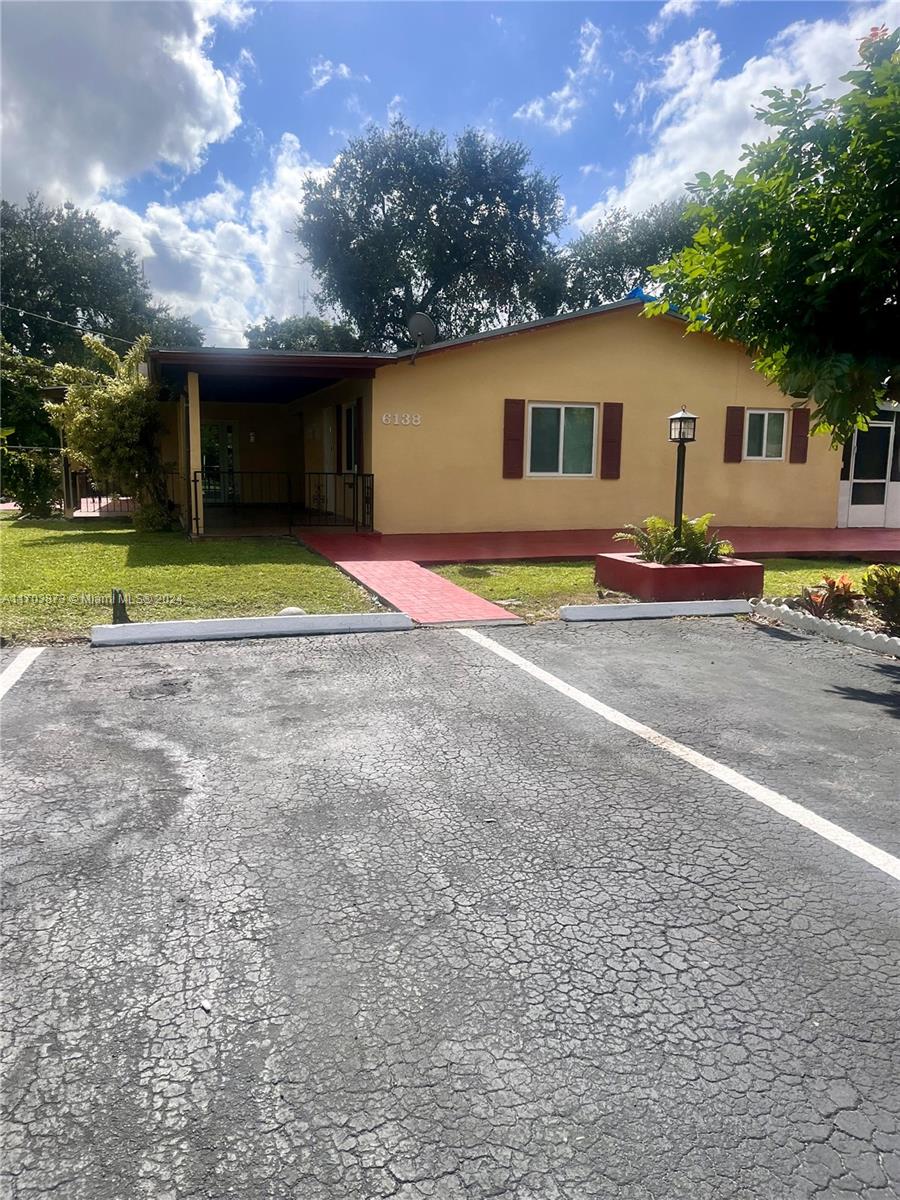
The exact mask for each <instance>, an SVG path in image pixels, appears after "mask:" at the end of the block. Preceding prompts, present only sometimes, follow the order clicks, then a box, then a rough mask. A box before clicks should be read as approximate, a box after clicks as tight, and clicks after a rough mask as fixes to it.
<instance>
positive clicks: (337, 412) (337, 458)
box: [334, 404, 344, 472]
mask: <svg viewBox="0 0 900 1200" xmlns="http://www.w3.org/2000/svg"><path fill="white" fill-rule="evenodd" d="M341 425H342V422H341V406H340V405H339V404H336V405H335V406H334V469H335V471H338V472H340V469H341V463H342V462H343V459H344V456H343V454H342V453H341V450H342V441H341V439H342V438H343V436H344V431H343V429H342V428H341Z"/></svg>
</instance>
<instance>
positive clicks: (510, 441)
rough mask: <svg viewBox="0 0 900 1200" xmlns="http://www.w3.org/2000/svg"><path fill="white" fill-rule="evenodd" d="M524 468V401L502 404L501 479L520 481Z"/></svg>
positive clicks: (506, 401)
mask: <svg viewBox="0 0 900 1200" xmlns="http://www.w3.org/2000/svg"><path fill="white" fill-rule="evenodd" d="M524 466H525V401H524V400H504V402H503V478H504V479H521V478H522V475H523V474H524Z"/></svg>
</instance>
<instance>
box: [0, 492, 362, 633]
mask: <svg viewBox="0 0 900 1200" xmlns="http://www.w3.org/2000/svg"><path fill="white" fill-rule="evenodd" d="M0 570H2V588H0V632H2V634H3V636H4V637H5V638H11V639H14V640H16V641H31V642H38V641H53V640H55V639H62V638H71V637H73V636H85V635H86V634H88V633H89V631H90V627H91V625H102V624H106V623H107V622H108V621H110V619H111V616H112V609H111V605H110V592H111V590H112V589H113V588H114V587H115V588H121V589H122V590H123V591H124V592H126V593H127V595H128V596H130V597H131V600H130V604H129V607H128V612H129V615H130V616H131V618H132V620H135V621H158V620H173V619H178V620H181V619H184V620H187V619H189V618H194V617H252V616H272V615H273V614H275V613H277V612H278V611H279V609H282V608H286V607H288V606H290V605H296V606H297V607H299V608H305V609H306V610H307V612H312V613H322V612H370V611H371V610H372V609H373V607H374V605H373V603H372V599H371V597H370V596H369V595H368V593H367V592H365V591H364V590H363V589H362V588H361V587H358V586H357V585H356V584H355V583H353V582H352V581H351V580H349V579H348V578H347V577H346V576H345V575H343V574H341V572H340V571H338V569H337V568H336V567H333V566H332V565H331V564H330V563H329V562H327V561H326V560H325V559H324V558H320V557H319V555H317V554H313V553H312V551H310V550H306V549H304V548H303V547H302V546H301V545H300V544H299V543H298V542H296V541H295V540H293V539H292V538H235V539H225V538H221V539H220V538H216V539H210V540H209V541H203V542H189V541H188V540H187V538H185V537H184V535H183V534H181V533H139V532H138V531H137V530H135V529H133V528H132V527H131V526H130V525H123V524H121V523H113V522H96V523H95V522H91V524H90V525H88V524H87V523H82V524H74V523H72V522H70V521H62V520H47V521H17V520H15V519H14V518H13V517H12V516H11V515H7V514H4V516H3V519H2V520H0ZM95 597H96V599H97V601H98V602H97V603H92V602H91V600H92V598H95ZM167 597H170V598H174V599H168V600H167V599H166V598H167Z"/></svg>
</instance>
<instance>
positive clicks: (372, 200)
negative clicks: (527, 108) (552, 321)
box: [297, 120, 562, 350]
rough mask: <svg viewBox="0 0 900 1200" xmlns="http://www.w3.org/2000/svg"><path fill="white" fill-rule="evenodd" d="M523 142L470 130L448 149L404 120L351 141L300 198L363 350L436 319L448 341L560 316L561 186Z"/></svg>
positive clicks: (324, 271)
mask: <svg viewBox="0 0 900 1200" xmlns="http://www.w3.org/2000/svg"><path fill="white" fill-rule="evenodd" d="M529 160H530V156H529V152H528V151H527V150H526V148H525V147H524V146H522V145H521V144H520V143H518V142H510V141H504V140H493V139H490V138H488V137H486V136H485V135H484V134H482V133H479V132H477V131H475V130H471V129H470V130H467V131H466V132H464V133H463V134H462V135H461V136H460V137H459V138H457V140H456V141H455V143H453V144H452V145H450V144H449V143H448V142H447V139H446V138H445V137H444V136H443V134H441V133H438V132H437V131H436V130H431V131H427V132H423V131H421V130H417V129H413V128H412V127H410V126H409V125H407V124H406V123H405V122H404V121H402V120H397V121H394V122H393V124H392V125H391V126H390V128H389V129H386V130H385V129H380V128H371V129H369V130H368V131H367V132H366V133H365V135H363V136H361V137H357V138H354V139H352V140H351V141H350V142H349V143H348V145H347V146H346V148H345V149H344V151H343V152H342V153H341V155H340V157H339V158H338V160H337V162H336V164H335V166H334V167H333V169H332V170H331V171H329V173H328V174H327V175H326V176H325V177H324V178H322V179H312V180H310V181H309V183H308V184H307V185H306V188H305V191H304V197H303V199H304V208H303V215H302V216H301V218H300V220H299V222H298V225H297V237H298V239H299V241H300V242H301V244H302V245H303V247H304V248H305V253H306V256H307V259H308V261H309V262H310V264H311V265H312V268H313V270H314V271H315V273H316V276H317V278H318V280H319V284H320V291H319V293H318V297H317V299H318V300H319V303H320V304H321V305H322V306H323V307H327V308H334V309H336V310H337V311H339V312H340V313H341V314H342V317H343V319H344V320H345V321H346V322H348V323H350V324H351V325H352V326H353V328H354V329H355V330H356V332H357V333H358V336H359V339H360V343H361V345H362V346H364V347H365V348H366V349H373V350H374V349H381V348H386V347H390V346H392V345H408V344H409V342H410V337H409V333H408V332H407V329H406V321H407V319H408V318H409V316H410V315H411V314H412V313H413V312H415V311H417V310H422V311H425V312H428V313H429V314H430V315H431V316H432V317H433V318H434V320H435V322H436V324H437V327H438V331H439V336H440V337H441V338H449V337H458V336H462V335H465V334H470V333H477V332H479V331H481V330H483V329H486V328H490V327H493V326H496V325H502V324H505V323H508V322H511V321H512V322H514V321H519V320H527V319H529V318H530V317H535V316H543V315H547V313H549V312H556V311H557V309H558V307H559V303H560V301H561V299H562V273H561V271H560V269H559V267H558V265H557V264H556V263H555V261H554V254H553V249H552V245H551V242H552V239H553V238H554V237H555V236H556V234H557V233H558V232H559V229H560V226H561V223H562V198H561V196H560V193H559V188H558V186H557V181H556V180H555V179H553V178H550V177H548V176H547V175H545V174H543V173H542V172H541V171H537V170H530V169H529Z"/></svg>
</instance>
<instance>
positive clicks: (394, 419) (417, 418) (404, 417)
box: [381, 413, 422, 425]
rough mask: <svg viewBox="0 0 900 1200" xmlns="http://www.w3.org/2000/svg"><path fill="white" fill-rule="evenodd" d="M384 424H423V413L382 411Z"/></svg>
mask: <svg viewBox="0 0 900 1200" xmlns="http://www.w3.org/2000/svg"><path fill="white" fill-rule="evenodd" d="M381 423H382V425H421V424H422V415H421V413H382V415H381Z"/></svg>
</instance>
